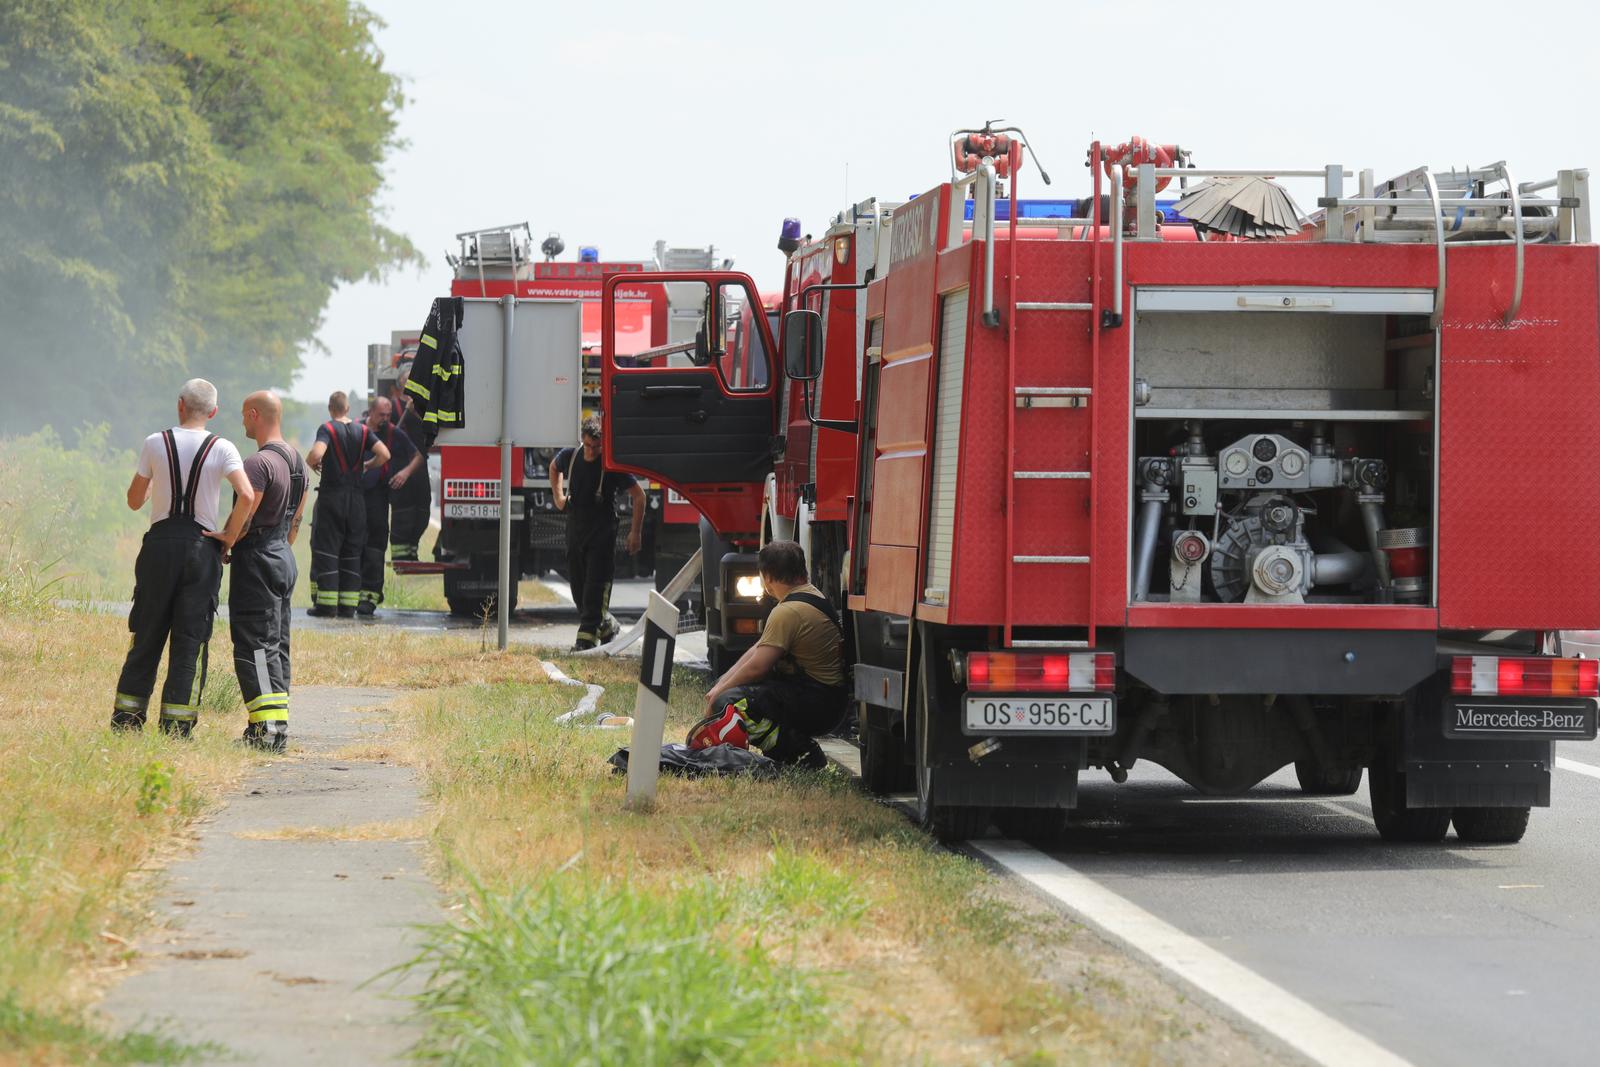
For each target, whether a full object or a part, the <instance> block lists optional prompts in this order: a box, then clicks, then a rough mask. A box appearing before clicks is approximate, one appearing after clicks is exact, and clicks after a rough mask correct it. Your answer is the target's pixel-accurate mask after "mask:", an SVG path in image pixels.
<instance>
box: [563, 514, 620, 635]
mask: <svg viewBox="0 0 1600 1067" xmlns="http://www.w3.org/2000/svg"><path fill="white" fill-rule="evenodd" d="M616 545H617V526H616V523H613V522H602V523H598V524H593V525H589V524H576V523H574V522H573V520H572V519H570V518H569V519H568V520H567V584H568V585H569V586H570V587H571V589H572V602H573V603H574V604H576V605H577V606H578V640H579V641H599V640H601V639H602V638H604V639H605V640H610V638H611V635H609V634H605V633H602V629H601V628H602V627H604V626H605V625H606V622H607V620H608V619H609V618H610V612H611V579H612V578H613V577H614V576H615V574H616V566H617V558H616Z"/></svg>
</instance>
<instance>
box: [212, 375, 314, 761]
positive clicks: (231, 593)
mask: <svg viewBox="0 0 1600 1067" xmlns="http://www.w3.org/2000/svg"><path fill="white" fill-rule="evenodd" d="M241 417H242V418H243V421H244V433H245V436H246V437H248V438H250V439H251V440H252V441H254V442H255V443H256V445H257V451H256V453H255V455H253V456H251V457H250V458H249V459H247V460H245V461H244V473H245V475H246V477H248V478H249V479H250V486H251V488H253V489H254V490H255V491H256V509H255V514H253V515H252V516H251V517H250V526H249V529H247V530H246V531H245V532H244V536H242V537H240V538H239V540H238V541H237V542H236V543H235V544H234V546H233V549H232V551H231V552H230V553H229V555H230V557H231V559H230V561H229V566H230V567H231V568H232V572H231V574H230V575H229V583H228V626H229V632H230V633H231V634H232V635H233V667H234V671H235V673H237V674H238V676H239V692H240V693H241V694H242V695H243V696H244V706H245V712H246V714H247V716H248V722H247V724H246V726H245V728H244V739H245V741H246V743H248V744H251V745H254V746H256V747H257V748H264V749H270V750H274V751H279V752H281V751H283V748H284V746H285V745H286V744H287V743H288V739H289V598H290V597H291V596H292V595H293V593H294V583H295V580H296V579H297V578H298V577H299V568H298V567H297V566H296V565H295V561H294V552H293V549H292V547H291V546H293V544H294V540H295V535H296V534H298V533H299V531H300V517H301V515H302V514H303V513H304V512H305V506H306V482H307V477H306V468H305V464H304V463H302V462H301V460H300V453H298V452H296V451H295V450H294V449H293V448H292V447H290V446H289V444H288V443H287V442H286V441H284V439H283V431H282V428H281V423H282V421H283V403H282V402H281V401H280V400H279V399H278V398H277V397H276V396H273V395H272V394H271V393H269V392H266V391H262V392H258V393H251V394H250V395H249V396H247V397H245V401H244V410H243V411H242V412H241Z"/></svg>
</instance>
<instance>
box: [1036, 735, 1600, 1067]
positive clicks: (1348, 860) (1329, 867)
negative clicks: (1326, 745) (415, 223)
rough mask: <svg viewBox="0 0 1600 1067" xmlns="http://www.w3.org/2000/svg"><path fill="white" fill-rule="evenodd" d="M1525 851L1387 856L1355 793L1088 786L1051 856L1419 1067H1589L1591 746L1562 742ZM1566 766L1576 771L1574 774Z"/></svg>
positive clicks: (1154, 780)
mask: <svg viewBox="0 0 1600 1067" xmlns="http://www.w3.org/2000/svg"><path fill="white" fill-rule="evenodd" d="M1559 755H1560V756H1561V757H1564V758H1563V760H1562V764H1563V765H1558V767H1557V769H1556V770H1555V771H1554V774H1555V781H1554V786H1553V789H1552V793H1553V798H1552V799H1553V803H1552V806H1551V807H1550V808H1547V809H1536V810H1535V812H1534V814H1533V821H1532V823H1531V825H1530V827H1529V830H1528V834H1527V836H1526V837H1525V838H1524V839H1523V841H1522V843H1521V844H1519V845H1496V846H1483V845H1465V844H1462V843H1461V842H1458V841H1457V840H1456V839H1455V837H1454V835H1453V834H1452V835H1451V836H1450V837H1449V838H1447V839H1446V841H1445V842H1444V843H1443V844H1442V845H1437V846H1420V847H1419V846H1404V847H1402V846H1394V845H1387V844H1384V843H1383V842H1382V841H1380V840H1379V838H1378V836H1377V832H1376V831H1375V830H1374V829H1373V827H1372V821H1371V809H1370V808H1369V806H1368V804H1367V797H1366V786H1365V782H1363V785H1362V789H1361V790H1360V791H1359V792H1358V793H1357V794H1356V795H1355V796H1353V797H1348V798H1337V799H1328V798H1315V799H1312V798H1307V797H1304V796H1302V795H1301V794H1300V792H1299V790H1298V788H1297V787H1296V786H1295V784H1294V779H1293V773H1292V771H1289V772H1285V773H1280V774H1278V775H1276V776H1274V777H1273V778H1272V779H1269V780H1268V781H1267V782H1265V783H1263V784H1262V785H1260V786H1258V787H1257V788H1255V789H1254V790H1251V791H1250V792H1249V793H1248V794H1246V795H1244V796H1243V797H1239V798H1230V799H1222V800H1219V799H1213V798H1204V797H1200V796H1198V795H1196V794H1195V793H1194V792H1193V791H1192V790H1190V789H1189V788H1188V787H1187V786H1185V785H1183V783H1181V782H1179V781H1178V780H1177V779H1176V778H1174V777H1172V776H1171V775H1169V774H1167V773H1166V772H1165V771H1162V770H1161V769H1160V768H1158V767H1154V766H1152V765H1149V764H1140V765H1138V766H1137V767H1136V768H1135V769H1134V773H1133V775H1132V777H1131V778H1130V779H1129V781H1128V782H1127V783H1126V784H1125V785H1122V786H1116V785H1114V784H1112V783H1111V782H1110V780H1109V779H1107V778H1105V777H1104V776H1102V775H1100V773H1099V772H1085V776H1084V779H1083V783H1082V787H1081V791H1080V800H1079V809H1078V812H1077V817H1076V819H1075V822H1074V826H1073V829H1072V830H1071V831H1070V832H1069V834H1068V836H1067V837H1066V838H1065V839H1063V840H1062V841H1061V842H1059V843H1058V844H1057V845H1055V846H1052V847H1051V848H1050V849H1049V850H1048V851H1049V853H1050V854H1051V855H1052V856H1054V857H1056V858H1058V859H1060V860H1062V861H1064V862H1065V863H1067V864H1068V865H1070V866H1071V867H1072V868H1073V869H1074V870H1075V871H1078V872H1080V873H1082V874H1084V875H1087V876H1088V877H1089V878H1091V879H1093V880H1094V881H1095V882H1097V883H1098V884H1100V885H1101V886H1104V887H1105V888H1107V889H1109V890H1111V891H1112V892H1114V893H1116V894H1119V895H1120V896H1122V897H1124V898H1126V899H1127V900H1129V901H1132V902H1133V903H1134V904H1136V905H1138V906H1139V907H1141V908H1143V909H1145V910H1146V911H1148V912H1150V913H1152V914H1154V915H1155V916H1157V917H1158V918H1159V919H1162V920H1164V921H1165V922H1167V923H1169V924H1171V925H1172V926H1174V927H1177V928H1178V929H1179V930H1181V931H1182V932H1184V933H1186V934H1188V935H1190V936H1192V937H1194V938H1197V939H1199V940H1200V941H1201V942H1202V943H1204V944H1206V945H1209V946H1211V947H1212V948H1214V949H1216V950H1218V951H1220V952H1222V953H1223V954H1225V955H1226V956H1228V957H1229V958H1231V959H1232V960H1234V961H1236V962H1238V963H1240V964H1242V965H1243V966H1245V967H1247V968H1249V969H1250V970H1251V971H1254V972H1255V973H1256V974H1258V975H1260V976H1261V977H1263V978H1265V979H1267V980H1268V981H1269V982H1272V983H1274V984H1276V985H1277V986H1279V987H1281V988H1282V989H1284V990H1286V991H1288V992H1289V993H1291V994H1293V995H1295V996H1297V997H1299V998H1301V999H1302V1000H1305V1001H1307V1002H1308V1003H1310V1004H1312V1005H1313V1006H1315V1007H1316V1008H1318V1009H1320V1010H1321V1011H1322V1012H1323V1013H1325V1014H1326V1015H1328V1016H1331V1017H1332V1018H1333V1019H1335V1020H1337V1021H1338V1022H1340V1023H1343V1024H1344V1025H1345V1026H1347V1027H1349V1028H1350V1029H1352V1030H1354V1031H1356V1032H1357V1033H1359V1034H1361V1035H1363V1036H1365V1037H1367V1038H1370V1039H1371V1040H1372V1041H1374V1042H1375V1043H1377V1044H1378V1045H1380V1046H1382V1047H1383V1048H1384V1049H1386V1050H1388V1051H1390V1052H1393V1053H1394V1054H1396V1055H1398V1056H1401V1057H1403V1058H1405V1059H1407V1060H1409V1061H1411V1062H1412V1063H1414V1064H1418V1065H1432V1064H1438V1065H1446V1064H1449V1065H1458V1064H1510V1063H1537V1064H1540V1065H1541V1067H1548V1065H1558V1064H1575V1065H1576V1064H1594V1063H1596V1062H1600V1012H1597V1011H1596V1010H1595V1005H1594V1001H1595V996H1596V993H1597V992H1600V909H1597V907H1596V903H1597V901H1600V777H1592V776H1590V775H1588V774H1585V773H1581V772H1582V771H1583V770H1584V769H1585V768H1587V767H1593V768H1594V770H1595V773H1596V775H1600V745H1597V744H1583V743H1567V744H1563V745H1561V746H1560V748H1559ZM1574 765H1577V769H1573V767H1574Z"/></svg>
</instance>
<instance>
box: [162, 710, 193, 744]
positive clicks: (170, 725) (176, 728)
mask: <svg viewBox="0 0 1600 1067" xmlns="http://www.w3.org/2000/svg"><path fill="white" fill-rule="evenodd" d="M161 732H162V733H164V734H167V735H168V736H170V737H177V738H181V739H183V740H185V741H187V740H188V739H189V738H190V736H191V735H192V734H193V733H194V720H193V719H169V718H167V717H166V716H165V715H163V716H162V717H161Z"/></svg>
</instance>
